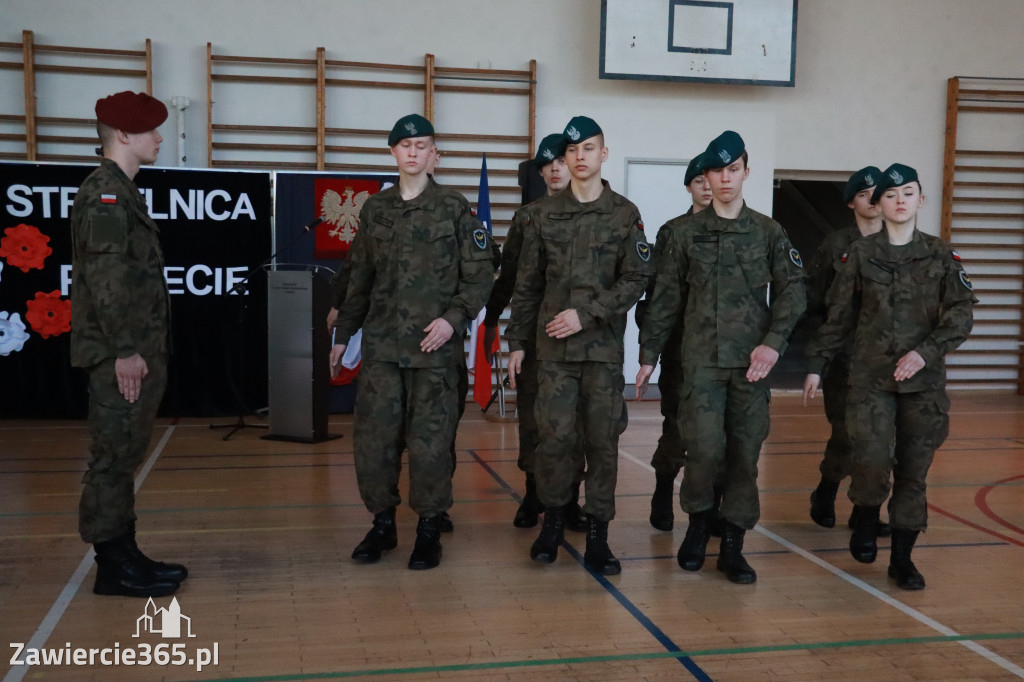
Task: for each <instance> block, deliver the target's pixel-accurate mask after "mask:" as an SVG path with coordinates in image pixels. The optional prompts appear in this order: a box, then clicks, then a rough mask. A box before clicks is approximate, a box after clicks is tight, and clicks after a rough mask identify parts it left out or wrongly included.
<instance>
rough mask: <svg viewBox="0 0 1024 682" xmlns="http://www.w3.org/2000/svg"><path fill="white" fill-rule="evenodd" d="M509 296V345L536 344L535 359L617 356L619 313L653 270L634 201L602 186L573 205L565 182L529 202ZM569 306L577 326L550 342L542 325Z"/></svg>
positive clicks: (621, 331) (622, 321)
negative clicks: (587, 199) (576, 317)
mask: <svg viewBox="0 0 1024 682" xmlns="http://www.w3.org/2000/svg"><path fill="white" fill-rule="evenodd" d="M526 221H527V224H526V229H525V237H524V240H523V253H522V257H521V259H520V262H519V274H518V276H517V277H516V283H515V291H514V293H513V295H512V322H511V324H510V325H509V328H508V329H507V330H506V333H507V336H508V343H509V349H510V350H526V349H529V348H532V347H534V344H536V349H537V358H538V359H540V360H559V361H569V362H581V361H594V362H617V363H621V362H622V361H623V353H624V351H623V337H624V336H625V333H626V313H627V312H628V311H629V309H630V308H632V307H633V304H634V303H636V301H637V299H639V298H640V296H641V294H643V291H644V287H645V286H646V285H647V280H648V279H649V278H650V277H651V275H652V274H653V273H654V266H653V263H652V262H651V256H652V254H651V247H650V245H649V244H648V243H647V240H646V238H645V237H644V231H643V222H642V221H641V220H640V212H639V211H638V210H637V208H636V206H634V205H633V204H632V203H630V202H629V200H627V199H626V198H625V197H623V196H621V195H619V194H616V193H615V192H613V191H612V190H611V188H609V187H608V183H607V182H605V183H604V191H603V192H602V193H601V196H600V197H598V198H597V199H596V200H594V201H591V202H587V203H580V202H579V201H577V200H576V197H575V196H573V193H572V187H571V186H568V187H566V188H565V189H563V190H561V191H560V192H558V193H557V194H555V195H553V196H550V197H547V198H544V199H541V200H540V201H537V202H536V203H534V204H531V205H530V207H529V212H528V215H527V216H526ZM570 308H575V309H576V312H577V313H578V314H579V318H580V324H581V325H582V327H583V329H582V331H579V332H577V333H576V334H573V335H572V336H570V337H568V338H565V339H554V338H551V337H549V336H548V335H547V333H545V331H544V326H545V325H546V324H547V323H548V322H549V321H551V319H552V318H553V317H554V316H555V315H557V314H558V313H560V312H562V311H563V310H568V309H570Z"/></svg>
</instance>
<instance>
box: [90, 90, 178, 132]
mask: <svg viewBox="0 0 1024 682" xmlns="http://www.w3.org/2000/svg"><path fill="white" fill-rule="evenodd" d="M96 120H98V121H99V122H100V123H106V124H107V125H108V126H110V127H111V128H117V129H118V130H123V131H124V132H126V133H145V132H147V131H150V130H155V129H156V128H157V127H158V126H159V125H160V124H161V123H163V122H164V121H166V120H167V107H166V106H164V103H163V102H161V101H160V100H158V99H156V98H155V97H151V96H149V95H147V94H146V93H144V92H130V91H128V90H125V91H124V92H119V93H117V94H116V95H110V96H109V97H104V98H103V99H100V100H96Z"/></svg>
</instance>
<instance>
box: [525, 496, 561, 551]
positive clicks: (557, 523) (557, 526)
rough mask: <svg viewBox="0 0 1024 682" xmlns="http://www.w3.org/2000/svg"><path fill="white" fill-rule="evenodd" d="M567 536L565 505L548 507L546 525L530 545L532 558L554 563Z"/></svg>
mask: <svg viewBox="0 0 1024 682" xmlns="http://www.w3.org/2000/svg"><path fill="white" fill-rule="evenodd" d="M564 537H565V507H548V508H547V509H545V510H544V525H542V526H541V528H540V535H538V536H537V539H536V540H534V542H533V546H532V547H530V558H531V559H533V560H534V561H537V562H540V563H542V564H551V563H554V561H555V559H557V558H558V546H559V545H560V544H562V539H563V538H564Z"/></svg>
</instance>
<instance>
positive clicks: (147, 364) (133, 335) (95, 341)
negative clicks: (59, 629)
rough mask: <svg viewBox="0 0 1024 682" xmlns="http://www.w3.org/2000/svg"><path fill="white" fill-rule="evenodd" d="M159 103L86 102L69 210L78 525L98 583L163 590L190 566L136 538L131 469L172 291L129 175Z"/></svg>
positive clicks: (145, 426) (139, 454)
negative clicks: (92, 139)
mask: <svg viewBox="0 0 1024 682" xmlns="http://www.w3.org/2000/svg"><path fill="white" fill-rule="evenodd" d="M165 120H167V107H166V106H164V103H163V102H161V101H160V100H158V99H155V98H153V97H150V96H149V95H147V94H146V93H144V92H139V93H134V92H119V93H117V94H116V95H111V96H110V97H105V98H103V99H101V100H99V101H97V102H96V121H97V124H96V128H97V132H98V133H99V138H100V145H101V148H100V149H98V150H97V151H98V152H100V153H102V156H103V160H102V161H101V162H100V166H99V168H97V169H96V170H94V171H93V172H92V173H90V174H89V177H87V178H86V179H85V180H84V181H83V182H82V186H81V187H80V188H79V190H78V194H76V195H75V204H74V206H73V207H72V209H71V249H72V256H71V258H72V266H73V267H72V284H71V291H72V296H71V364H72V365H73V366H75V367H83V368H85V371H86V373H87V374H88V375H89V436H90V438H91V443H90V445H89V450H90V452H91V453H92V457H91V458H90V460H89V470H88V471H87V472H86V474H85V477H84V478H83V481H82V482H83V484H84V487H83V489H82V499H81V501H80V502H79V506H78V514H79V516H78V530H79V533H80V534H81V536H82V539H83V540H84V541H86V542H91V543H92V544H93V546H94V547H95V549H96V557H95V558H96V564H97V569H96V582H95V585H94V586H93V592H95V593H96V594H109V595H127V596H132V597H162V596H165V595H168V594H171V593H172V592H174V591H175V590H177V589H178V586H179V584H180V583H181V582H182V581H183V580H185V578H186V577H188V569H186V568H185V567H184V566H182V565H181V564H165V563H163V562H160V561H153V560H151V559H149V558H148V557H147V556H146V555H144V554H143V553H142V552H141V551H140V550H139V547H138V544H137V543H136V540H135V520H136V516H135V492H134V480H133V479H134V475H135V470H136V469H137V468H138V467H139V465H140V464H142V460H143V458H144V457H145V455H146V448H147V447H149V439H150V436H151V435H152V433H153V425H154V423H155V421H156V413H157V409H158V408H159V407H160V401H161V399H162V398H163V395H164V390H165V388H166V387H167V357H168V354H169V350H170V349H169V346H170V339H169V336H170V320H169V315H170V300H169V297H168V293H167V283H166V281H165V280H164V258H163V253H162V252H161V249H160V239H159V230H158V229H157V226H156V223H154V222H153V220H152V219H151V218H150V217H149V211H148V210H147V209H146V203H145V201H143V199H142V196H141V195H140V194H139V188H138V187H137V186H136V185H135V182H134V179H135V176H136V175H137V174H138V172H139V167H140V166H142V165H143V164H151V163H155V162H156V158H157V154H158V153H159V151H160V143H161V142H162V141H163V138H162V137H161V136H160V133H159V132H157V128H158V127H159V126H160V124H161V123H163V122H164V121H165Z"/></svg>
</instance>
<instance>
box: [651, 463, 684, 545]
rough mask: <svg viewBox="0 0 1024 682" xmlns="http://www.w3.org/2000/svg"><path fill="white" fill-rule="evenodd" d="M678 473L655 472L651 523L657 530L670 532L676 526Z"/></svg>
mask: <svg viewBox="0 0 1024 682" xmlns="http://www.w3.org/2000/svg"><path fill="white" fill-rule="evenodd" d="M676 473H679V472H678V471H677V472H675V473H668V472H661V471H656V472H654V494H653V495H651V516H650V522H651V526H653V527H654V528H655V529H657V530H664V531H670V530H672V526H673V525H674V524H675V520H676V517H675V513H674V512H673V510H674V509H675V502H676V499H675V498H676V495H675V492H676Z"/></svg>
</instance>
